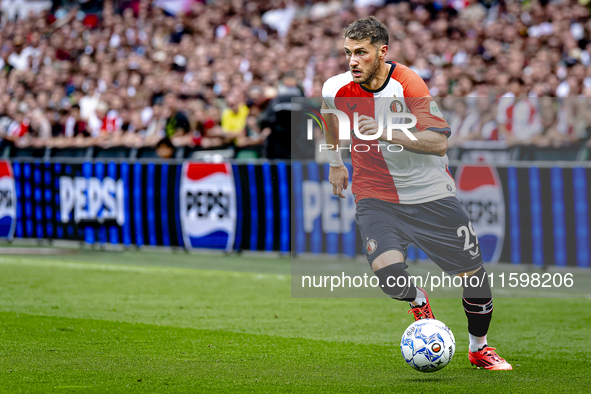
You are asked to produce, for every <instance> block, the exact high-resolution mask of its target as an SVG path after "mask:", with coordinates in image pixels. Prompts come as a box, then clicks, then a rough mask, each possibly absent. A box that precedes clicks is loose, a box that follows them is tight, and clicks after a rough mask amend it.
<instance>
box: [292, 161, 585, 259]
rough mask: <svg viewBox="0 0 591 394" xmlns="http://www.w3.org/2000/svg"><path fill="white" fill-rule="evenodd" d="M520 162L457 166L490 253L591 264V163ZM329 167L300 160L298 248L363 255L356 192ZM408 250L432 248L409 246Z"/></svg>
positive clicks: (295, 172) (462, 191)
mask: <svg viewBox="0 0 591 394" xmlns="http://www.w3.org/2000/svg"><path fill="white" fill-rule="evenodd" d="M519 164H520V165H519V166H507V167H499V166H497V167H493V166H486V165H470V166H458V167H455V168H454V167H450V172H451V174H452V175H453V177H454V180H455V182H456V188H457V198H458V200H459V201H460V203H461V204H462V206H463V207H464V209H465V210H466V213H467V214H468V216H469V217H470V220H471V224H472V226H473V227H474V230H475V232H476V234H477V236H478V240H479V247H480V250H481V252H482V256H483V259H484V261H486V262H489V263H495V262H509V263H513V264H533V265H536V266H540V267H543V266H548V265H558V266H578V267H590V266H591V253H590V246H589V245H590V244H591V232H590V231H589V222H590V220H591V216H590V214H591V211H590V210H589V199H588V196H590V195H591V190H590V187H591V183H590V182H589V181H588V179H589V177H590V176H591V168H585V167H574V168H562V167H558V166H555V167H540V166H533V165H528V163H519ZM346 165H348V164H346ZM328 171H329V168H328V165H327V164H318V163H315V162H293V163H292V178H293V183H292V184H293V210H294V212H293V216H292V219H293V225H292V229H293V239H294V242H293V243H292V247H293V251H294V252H295V253H296V254H297V253H313V254H320V253H326V254H332V255H338V254H341V255H345V256H350V257H353V256H356V255H363V254H364V253H363V245H362V242H361V239H360V236H359V235H358V234H357V233H358V231H357V229H356V226H355V221H354V212H355V207H354V205H353V206H349V205H348V203H350V202H351V201H352V198H350V197H352V196H351V195H350V192H348V191H345V194H347V193H349V195H347V196H346V197H347V198H345V199H340V198H337V197H335V196H333V194H332V187H329V186H330V184H329V183H328ZM351 172H352V171H351V168H350V167H349V174H351ZM350 185H351V179H349V190H350ZM408 258H409V259H410V260H415V259H426V258H427V256H426V255H425V254H424V253H423V252H422V251H421V250H418V249H417V248H415V247H413V246H409V248H408Z"/></svg>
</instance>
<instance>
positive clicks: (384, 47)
mask: <svg viewBox="0 0 591 394" xmlns="http://www.w3.org/2000/svg"><path fill="white" fill-rule="evenodd" d="M378 52H379V56H380V60H384V59H385V58H386V55H387V54H388V45H382V46H381V47H380V49H379V51H378Z"/></svg>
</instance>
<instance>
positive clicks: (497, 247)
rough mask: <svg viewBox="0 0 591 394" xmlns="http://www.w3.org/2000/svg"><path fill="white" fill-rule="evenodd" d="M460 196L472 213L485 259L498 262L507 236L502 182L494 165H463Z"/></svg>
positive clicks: (458, 178)
mask: <svg viewBox="0 0 591 394" xmlns="http://www.w3.org/2000/svg"><path fill="white" fill-rule="evenodd" d="M455 178H456V185H457V190H458V192H457V198H458V200H459V201H460V203H461V204H462V206H463V207H464V210H465V211H466V213H467V214H468V216H469V217H470V221H471V223H472V226H473V227H474V230H475V232H476V234H477V236H478V246H479V247H480V251H481V252H482V258H483V260H484V261H486V262H497V261H499V256H500V255H501V251H502V249H503V241H504V238H505V202H504V198H503V186H502V184H501V182H500V180H499V175H498V173H497V170H496V169H495V168H494V167H489V166H461V167H459V168H458V170H457V172H456V177H455Z"/></svg>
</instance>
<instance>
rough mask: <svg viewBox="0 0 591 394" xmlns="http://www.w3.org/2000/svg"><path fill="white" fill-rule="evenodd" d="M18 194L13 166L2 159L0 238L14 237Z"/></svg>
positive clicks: (0, 169)
mask: <svg viewBox="0 0 591 394" xmlns="http://www.w3.org/2000/svg"><path fill="white" fill-rule="evenodd" d="M15 198H16V194H15V185H14V175H13V173H12V166H11V165H10V163H9V162H8V161H5V160H2V161H0V238H8V239H12V237H13V235H14V228H15V225H16V199H15Z"/></svg>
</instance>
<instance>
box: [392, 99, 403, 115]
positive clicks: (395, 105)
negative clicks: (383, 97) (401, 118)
mask: <svg viewBox="0 0 591 394" xmlns="http://www.w3.org/2000/svg"><path fill="white" fill-rule="evenodd" d="M403 111H404V105H402V102H401V101H400V100H394V101H392V102H391V103H390V112H396V113H398V112H403Z"/></svg>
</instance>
